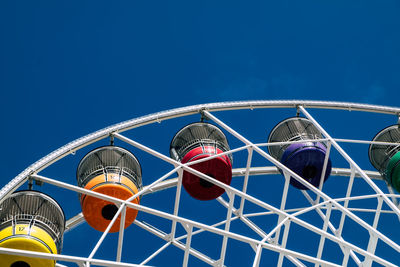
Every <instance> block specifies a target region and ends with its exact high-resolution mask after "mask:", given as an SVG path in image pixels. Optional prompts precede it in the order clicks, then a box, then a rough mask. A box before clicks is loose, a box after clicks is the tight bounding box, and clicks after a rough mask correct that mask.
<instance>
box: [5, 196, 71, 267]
mask: <svg viewBox="0 0 400 267" xmlns="http://www.w3.org/2000/svg"><path fill="white" fill-rule="evenodd" d="M0 209H1V210H0V247H4V248H13V249H21V250H29V251H35V252H43V253H51V254H58V253H60V252H61V247H62V237H63V233H64V229H65V217H64V212H63V210H62V209H61V207H60V206H59V205H58V203H57V202H56V201H55V200H54V199H52V198H51V197H49V196H48V195H46V194H43V193H40V192H37V191H19V192H15V193H13V194H12V195H11V196H10V197H8V198H7V199H6V200H4V202H3V203H1V205H0ZM0 263H1V266H4V267H53V266H55V261H54V260H49V259H41V258H33V257H24V256H18V255H5V254H0Z"/></svg>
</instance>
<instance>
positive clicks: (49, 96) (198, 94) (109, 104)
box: [0, 0, 400, 266]
mask: <svg viewBox="0 0 400 267" xmlns="http://www.w3.org/2000/svg"><path fill="white" fill-rule="evenodd" d="M399 11H400V4H399V2H398V1H390V0H387V1H292V0H285V1H279V3H274V2H269V1H250V2H249V1H197V2H192V1H190V2H188V1H172V2H166V1H113V2H108V1H69V2H57V1H9V0H4V1H1V2H0V38H1V39H0V40H1V41H0V89H1V105H0V112H1V121H2V125H3V126H2V131H1V132H0V140H2V145H3V153H2V155H1V156H0V157H1V158H0V162H1V164H0V166H2V169H3V172H2V177H1V178H0V186H3V185H5V184H6V183H7V181H9V180H10V179H12V178H13V177H14V176H16V175H17V174H18V173H20V172H21V171H22V170H24V169H25V168H26V167H27V166H29V165H30V164H31V163H33V162H35V161H36V160H38V159H40V158H41V157H43V156H45V155H46V154H48V153H50V152H51V151H53V150H55V149H57V148H58V147H60V146H62V145H64V144H66V143H68V142H70V141H72V140H74V139H76V138H79V137H81V136H83V135H85V134H88V133H90V132H93V131H95V130H98V129H100V128H103V127H106V126H108V125H111V124H114V123H117V122H120V121H124V120H127V119H130V118H135V117H138V116H142V115H146V114H149V113H153V112H157V111H162V110H167V109H171V108H176V107H181V106H186V105H192V104H201V103H209V102H220V101H232V100H255V99H264V100H268V99H310V100H335V101H350V102H361V103H369V104H379V105H388V106H399V105H398V95H399V93H398V92H399V87H400V75H399V73H400V49H399V47H400V34H399V29H400V17H399V16H398V14H399ZM289 115H294V114H291V113H287V114H286V113H285V116H289ZM224 116H225V115H223V117H224ZM238 116H239V118H246V115H243V117H240V116H241V115H238ZM263 116H264V115H262V114H261V115H259V118H260V119H265V120H266V122H265V127H264V129H263V130H262V132H261V133H252V132H251V131H250V132H249V133H248V135H249V136H251V137H252V138H254V140H256V141H257V142H261V141H262V138H263V137H262V135H265V139H266V138H267V133H268V131H269V130H270V129H271V128H272V126H273V125H274V124H275V123H277V122H279V121H280V120H282V119H284V118H285V116H283V115H282V114H280V113H279V112H278V113H272V114H271V115H267V116H270V117H268V119H266V118H265V117H263ZM324 116H325V117H324ZM330 116H333V115H331V113H329V112H326V113H324V114H323V115H321V117H322V118H325V119H326V120H325V126H326V125H327V124H328V125H329V126H328V127H329V129H330V130H332V131H333V134H332V135H334V136H338V137H348V138H357V139H358V138H359V139H366V140H368V139H371V138H372V137H373V136H374V134H375V133H376V132H377V131H379V130H380V129H381V128H383V127H385V126H386V125H389V124H393V123H395V119H394V118H386V117H383V116H372V115H371V116H369V115H368V116H367V115H365V116H364V117H362V118H361V117H360V118H358V117H357V119H360V121H361V122H364V123H365V125H367V124H368V126H369V127H368V128H367V127H366V128H367V129H366V130H365V131H364V129H363V128H360V127H356V126H355V125H354V124H353V122H352V121H351V120H352V118H346V117H344V118H343V122H344V125H335V124H332V125H330V123H331V122H332V121H334V120H335V119H336V117H330ZM256 117H257V116H256ZM224 118H227V119H228V120H229V119H231V120H230V121H232V123H235V121H234V120H233V119H232V117H230V115H226V117H224ZM257 118H258V117H257ZM370 118H374V119H376V120H374V121H373V122H371V121H372V120H370ZM191 119H198V118H197V117H196V118H195V117H192V118H191ZM188 122H190V121H185V120H178V121H177V122H175V124H173V125H171V126H166V128H165V129H164V130H165V132H164V133H165V134H164V135H163V136H162V138H161V137H160V138H159V136H158V135H157V134H154V132H152V131H151V130H149V132H146V129H148V128H146V127H145V128H144V129H143V130H140V131H138V133H133V136H134V137H136V138H138V140H140V141H142V142H143V143H145V144H147V145H149V146H152V147H153V148H155V149H158V150H160V151H161V152H163V153H168V145H169V143H166V142H168V141H169V140H170V139H171V138H172V135H173V134H174V131H175V129H176V130H178V129H179V128H180V127H181V126H183V125H184V124H185V123H188ZM253 122H255V119H254V121H253ZM236 124H237V127H238V128H239V129H243V131H245V130H246V131H247V130H248V128H246V127H244V126H241V125H240V123H239V122H237V123H236ZM371 124H373V125H371ZM375 124H376V125H375ZM343 126H345V127H343ZM241 127H242V128H241ZM361 129H363V131H361ZM349 132H350V133H351V134H349V136H345V135H346V133H349ZM360 136H361V137H360ZM156 139H157V141H155V140H156ZM233 143H234V144H235V145H236V144H237V143H235V141H233ZM363 149H364V150H365V148H363ZM362 153H364V152H360V153H358V152H357V151H355V152H353V155H354V156H355V157H360V158H362V160H365V157H362V156H361V154H362ZM139 154H140V153H139ZM83 155H84V152H82V153H81V155H80V156H83ZM78 156H79V155H78ZM143 158H144V159H148V156H147V157H146V155H143ZM77 160H78V159H72V160H70V163H65V164H62V163H59V165H57V166H56V167H57V168H59V169H57V171H56V170H55V171H54V173H57V174H59V175H60V176H63V177H67V176H68V177H70V179H71V183H74V182H75V180H74V179H75V177H74V176H73V175H74V171H75V168H76V165H74V164H76V162H77ZM68 164H70V165H68ZM146 164H148V165H151V164H150V163H143V165H144V166H146ZM67 165H68V166H67ZM365 166H366V167H367V168H369V169H372V166H370V165H368V162H367V161H366V163H365ZM60 170H61V174H60ZM161 170H166V168H164V169H163V168H161ZM161 170H160V173H157V174H155V175H159V174H161ZM51 172H52V170H49V173H51ZM144 173H145V171H144ZM148 179H149V180H151V178H148ZM72 198H73V199H74V200H76V198H74V196H72ZM207 205H208V204H207ZM75 208H76V205H75V206H74V208H72V210H74V209H75ZM66 239H67V237H66ZM66 244H68V241H66ZM171 266H173V265H171Z"/></svg>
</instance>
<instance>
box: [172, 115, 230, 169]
mask: <svg viewBox="0 0 400 267" xmlns="http://www.w3.org/2000/svg"><path fill="white" fill-rule="evenodd" d="M200 145H211V146H216V147H217V148H219V149H221V150H222V151H224V152H226V151H229V150H230V148H229V145H228V140H227V139H226V136H225V134H224V133H223V132H222V131H221V130H220V129H219V128H218V127H217V126H215V125H213V124H211V123H207V122H195V123H191V124H189V125H186V126H185V127H183V128H182V129H180V130H179V131H178V132H177V133H176V134H175V136H174V138H173V139H172V141H171V144H170V156H171V158H173V159H175V160H177V161H181V160H182V158H183V157H184V156H185V155H186V154H187V153H188V152H189V151H190V150H192V149H193V148H195V147H198V146H200ZM228 157H229V160H230V161H231V162H232V155H231V154H229V155H228Z"/></svg>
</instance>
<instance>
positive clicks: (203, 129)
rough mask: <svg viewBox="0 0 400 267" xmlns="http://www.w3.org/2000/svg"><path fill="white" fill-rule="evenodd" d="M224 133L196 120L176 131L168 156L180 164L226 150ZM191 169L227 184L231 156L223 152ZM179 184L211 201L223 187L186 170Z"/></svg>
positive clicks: (199, 197) (196, 197) (230, 173)
mask: <svg viewBox="0 0 400 267" xmlns="http://www.w3.org/2000/svg"><path fill="white" fill-rule="evenodd" d="M229 150H230V149H229V145H228V141H227V139H226V137H225V135H224V133H223V132H222V131H221V130H220V129H219V128H218V127H217V126H215V125H213V124H211V123H206V122H196V123H191V124H189V125H186V126H185V127H183V128H182V129H181V130H179V131H178V132H177V133H176V134H175V136H174V138H173V139H172V141H171V144H170V156H171V158H173V159H175V160H177V161H180V162H181V163H188V162H193V161H196V160H200V159H205V158H208V157H211V156H215V155H218V154H221V153H224V152H227V151H229ZM190 167H192V168H193V169H195V170H197V171H199V172H201V173H204V174H206V175H208V176H210V177H212V178H215V179H216V180H218V181H220V182H222V183H225V184H227V185H230V183H231V180H232V155H231V154H224V155H221V156H219V157H214V158H212V159H210V160H206V161H202V162H199V163H195V164H192V165H190ZM182 185H183V187H184V188H185V190H186V191H187V192H188V193H189V195H190V196H192V197H193V198H195V199H198V200H212V199H215V198H217V197H219V196H220V195H222V194H223V193H224V192H225V190H224V189H223V188H221V187H219V186H217V185H214V184H213V183H211V182H209V181H206V180H205V179H202V178H200V177H199V176H197V175H195V174H192V173H190V172H188V171H184V172H183V176H182Z"/></svg>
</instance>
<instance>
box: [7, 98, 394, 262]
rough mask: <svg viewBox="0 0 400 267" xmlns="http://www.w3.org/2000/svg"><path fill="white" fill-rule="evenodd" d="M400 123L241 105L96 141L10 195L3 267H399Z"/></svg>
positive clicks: (46, 162) (379, 110) (371, 109)
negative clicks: (312, 266)
mask: <svg viewBox="0 0 400 267" xmlns="http://www.w3.org/2000/svg"><path fill="white" fill-rule="evenodd" d="M399 116H400V108H394V107H386V106H376V105H365V104H356V103H344V102H324V101H296V100H293V101H242V102H222V103H211V104H202V105H194V106H187V107H183V108H177V109H172V110H167V111H162V112H158V113H155V114H150V115H146V116H142V117H139V118H135V119H132V120H128V121H124V122H121V123H118V124H115V125H112V126H109V127H106V128H104V129H101V130H98V131H96V132H93V133H91V134H89V135H86V136H84V137H82V138H79V139H77V140H75V141H72V142H70V143H68V144H66V145H65V146H63V147H61V148H59V149H57V150H55V151H54V152H52V153H50V154H48V155H47V156H45V157H43V158H42V159H40V160H38V161H37V162H35V163H33V164H32V165H31V166H29V167H27V168H26V169H25V170H24V171H23V172H22V173H20V174H19V175H18V176H16V177H15V178H13V179H11V180H10V181H9V182H8V184H6V185H5V186H4V187H3V188H2V189H1V190H0V263H1V266H7V267H8V266H10V267H36V266H49V267H50V266H60V267H63V266H82V267H83V266H85V267H89V266H275V265H276V266H311V265H314V266H398V265H400V257H399V255H400V230H399V226H400V210H399V198H400V195H399V192H400V125H399ZM338 129H339V130H338ZM352 131H353V132H352ZM358 135H361V137H360V136H358ZM71 176H74V177H71Z"/></svg>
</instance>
